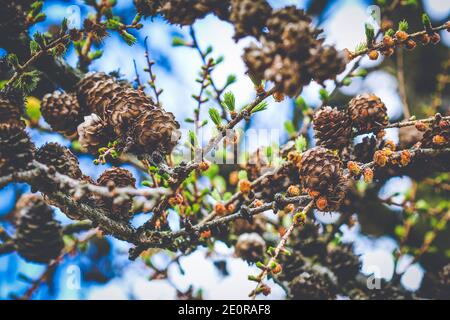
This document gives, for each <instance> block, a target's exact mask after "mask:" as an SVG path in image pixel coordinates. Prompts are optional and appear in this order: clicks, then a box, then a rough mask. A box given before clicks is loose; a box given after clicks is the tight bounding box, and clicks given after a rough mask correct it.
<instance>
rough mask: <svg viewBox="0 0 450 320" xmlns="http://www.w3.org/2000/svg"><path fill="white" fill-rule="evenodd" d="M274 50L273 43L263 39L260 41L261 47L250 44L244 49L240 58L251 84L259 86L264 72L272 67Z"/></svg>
mask: <svg viewBox="0 0 450 320" xmlns="http://www.w3.org/2000/svg"><path fill="white" fill-rule="evenodd" d="M276 50H277V45H276V43H275V42H272V41H266V40H264V39H262V40H261V45H257V44H255V43H252V44H250V46H248V47H247V48H245V49H244V55H243V57H242V58H243V60H244V62H245V65H246V66H247V70H248V71H247V72H248V75H249V77H250V78H251V79H252V81H253V83H255V84H259V83H261V81H262V80H263V79H264V72H265V71H266V69H268V68H269V67H270V66H271V65H272V62H273V59H274V58H275V54H276Z"/></svg>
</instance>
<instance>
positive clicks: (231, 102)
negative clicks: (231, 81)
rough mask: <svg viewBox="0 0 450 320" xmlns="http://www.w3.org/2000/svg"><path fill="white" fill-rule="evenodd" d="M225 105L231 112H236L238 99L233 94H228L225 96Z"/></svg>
mask: <svg viewBox="0 0 450 320" xmlns="http://www.w3.org/2000/svg"><path fill="white" fill-rule="evenodd" d="M223 105H224V106H225V107H226V108H227V109H228V110H230V111H231V112H233V111H235V110H236V99H235V97H234V94H233V92H230V91H229V92H226V93H225V94H224V96H223Z"/></svg>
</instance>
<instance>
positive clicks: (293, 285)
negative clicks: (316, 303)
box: [289, 268, 336, 300]
mask: <svg viewBox="0 0 450 320" xmlns="http://www.w3.org/2000/svg"><path fill="white" fill-rule="evenodd" d="M289 293H290V296H291V298H292V299H293V300H330V299H334V298H335V296H336V294H335V293H334V286H333V282H332V281H331V280H330V279H329V277H328V275H327V274H325V273H321V272H319V271H316V270H315V269H312V268H311V269H310V270H306V271H305V272H303V273H301V274H299V275H298V276H297V277H295V278H294V279H293V280H292V281H291V282H290V283H289Z"/></svg>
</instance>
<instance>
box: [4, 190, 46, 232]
mask: <svg viewBox="0 0 450 320" xmlns="http://www.w3.org/2000/svg"><path fill="white" fill-rule="evenodd" d="M40 199H42V197H41V196H40V195H39V194H36V193H24V194H22V195H21V196H20V198H19V200H17V202H16V205H15V206H14V211H13V213H12V216H11V219H10V221H11V222H12V223H13V224H14V225H17V223H18V221H19V218H20V210H22V209H24V208H26V207H30V206H32V205H33V203H35V202H36V201H39V200H40Z"/></svg>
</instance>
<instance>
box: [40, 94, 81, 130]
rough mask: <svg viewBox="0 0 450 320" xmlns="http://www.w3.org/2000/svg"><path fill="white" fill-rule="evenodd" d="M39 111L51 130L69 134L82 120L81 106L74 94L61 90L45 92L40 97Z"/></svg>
mask: <svg viewBox="0 0 450 320" xmlns="http://www.w3.org/2000/svg"><path fill="white" fill-rule="evenodd" d="M41 112H42V116H43V117H44V119H45V121H47V123H48V124H49V125H50V126H51V127H52V129H53V131H56V132H60V133H62V134H64V135H66V136H71V135H73V134H74V133H75V132H76V131H77V126H78V125H79V124H80V123H81V122H82V121H83V117H82V114H81V108H80V105H79V104H78V101H77V98H76V97H75V95H74V94H67V93H64V92H61V91H55V92H53V93H49V94H46V95H45V96H44V97H43V98H42V103H41Z"/></svg>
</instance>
